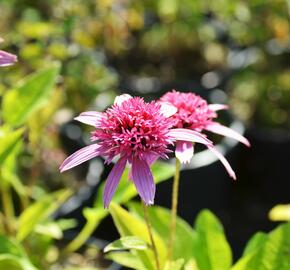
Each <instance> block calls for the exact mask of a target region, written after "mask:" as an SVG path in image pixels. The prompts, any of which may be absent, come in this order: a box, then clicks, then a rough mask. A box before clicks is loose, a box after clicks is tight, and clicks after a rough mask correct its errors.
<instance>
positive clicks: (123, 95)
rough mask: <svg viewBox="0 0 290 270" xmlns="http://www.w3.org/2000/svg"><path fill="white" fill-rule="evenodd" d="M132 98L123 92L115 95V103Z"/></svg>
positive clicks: (119, 103) (118, 103)
mask: <svg viewBox="0 0 290 270" xmlns="http://www.w3.org/2000/svg"><path fill="white" fill-rule="evenodd" d="M130 98H132V96H130V95H129V94H122V95H119V96H116V97H115V100H114V104H117V105H121V104H122V103H123V102H124V101H126V100H128V99H130Z"/></svg>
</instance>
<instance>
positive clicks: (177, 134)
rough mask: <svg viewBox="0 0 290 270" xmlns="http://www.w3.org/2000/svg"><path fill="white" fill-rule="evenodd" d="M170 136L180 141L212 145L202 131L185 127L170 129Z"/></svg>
mask: <svg viewBox="0 0 290 270" xmlns="http://www.w3.org/2000/svg"><path fill="white" fill-rule="evenodd" d="M169 136H171V137H173V138H174V139H175V140H178V141H186V142H197V143H202V144H205V145H212V142H211V141H210V140H209V139H207V138H206V137H205V136H203V135H202V134H201V133H199V132H197V131H194V130H191V129H185V128H174V129H171V130H170V131H169Z"/></svg>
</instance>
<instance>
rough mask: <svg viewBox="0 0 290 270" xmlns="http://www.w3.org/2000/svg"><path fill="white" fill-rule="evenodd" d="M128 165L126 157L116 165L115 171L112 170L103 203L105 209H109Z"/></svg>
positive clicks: (107, 181)
mask: <svg viewBox="0 0 290 270" xmlns="http://www.w3.org/2000/svg"><path fill="white" fill-rule="evenodd" d="M126 163H127V158H126V157H122V158H120V159H119V160H118V162H117V163H116V164H115V165H114V167H113V169H112V170H111V172H110V174H109V176H108V178H107V180H106V185H105V188H104V193H103V202H104V207H105V208H108V207H109V204H110V202H111V200H112V198H113V195H114V193H115V191H116V188H117V186H118V184H119V182H120V179H121V176H122V174H123V172H124V169H125V166H126Z"/></svg>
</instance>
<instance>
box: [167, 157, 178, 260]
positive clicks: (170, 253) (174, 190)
mask: <svg viewBox="0 0 290 270" xmlns="http://www.w3.org/2000/svg"><path fill="white" fill-rule="evenodd" d="M179 179H180V161H179V160H178V159H176V162H175V175H174V179H173V188H172V201H171V222H170V230H169V245H168V260H169V261H172V259H173V244H174V240H175V234H176V217H177V207H178V190H179Z"/></svg>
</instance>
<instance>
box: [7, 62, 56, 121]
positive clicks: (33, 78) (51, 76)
mask: <svg viewBox="0 0 290 270" xmlns="http://www.w3.org/2000/svg"><path fill="white" fill-rule="evenodd" d="M58 73H59V66H54V67H50V68H47V69H44V70H41V71H39V72H37V73H34V74H32V75H30V76H28V77H27V78H26V79H24V80H23V81H22V83H21V84H20V85H18V86H16V87H15V88H14V89H12V90H10V91H9V92H7V94H5V95H4V97H3V104H2V108H3V115H2V116H3V119H4V121H5V122H6V123H8V124H10V125H13V126H19V125H21V124H23V123H24V122H25V121H26V120H27V119H28V118H29V116H30V115H31V114H32V113H33V112H35V111H36V110H37V109H39V108H40V107H42V106H43V105H45V104H46V102H47V101H48V100H49V94H50V92H51V91H52V89H53V86H54V84H55V81H56V77H57V75H58Z"/></svg>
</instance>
